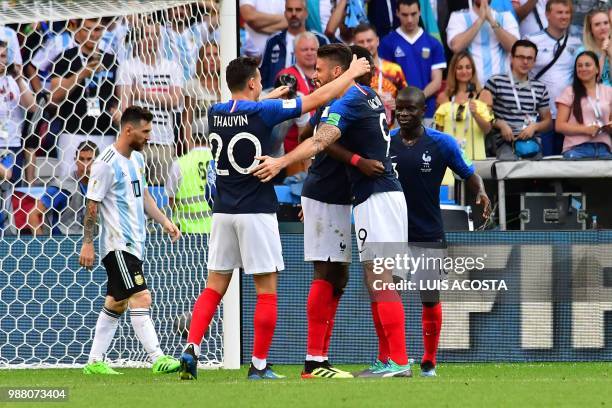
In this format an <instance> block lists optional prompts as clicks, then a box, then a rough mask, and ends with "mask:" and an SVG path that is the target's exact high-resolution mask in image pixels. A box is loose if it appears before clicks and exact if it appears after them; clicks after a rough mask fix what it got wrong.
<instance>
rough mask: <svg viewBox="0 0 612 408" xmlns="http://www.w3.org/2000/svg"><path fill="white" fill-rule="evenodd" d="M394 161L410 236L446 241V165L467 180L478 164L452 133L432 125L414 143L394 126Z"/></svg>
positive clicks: (412, 239) (392, 140)
mask: <svg viewBox="0 0 612 408" xmlns="http://www.w3.org/2000/svg"><path fill="white" fill-rule="evenodd" d="M391 160H392V161H393V168H394V171H395V174H396V175H397V178H398V179H399V181H400V183H401V184H402V187H403V189H404V196H405V197H406V205H407V207H408V238H409V239H410V241H411V242H432V241H439V240H443V239H444V225H443V224H442V212H441V211H440V185H441V183H442V179H443V178H444V173H445V172H446V168H447V167H448V168H450V169H451V170H452V171H454V172H455V173H456V174H457V175H459V177H461V178H463V179H466V178H468V177H470V176H471V175H472V174H474V165H473V164H472V162H471V161H470V160H469V159H468V158H467V157H466V156H465V154H464V153H463V151H462V150H461V148H460V147H459V144H457V141H456V140H455V139H454V138H453V137H452V136H450V135H447V134H446V133H442V132H438V131H437V130H434V129H429V128H425V133H424V134H423V135H422V136H421V137H420V139H419V140H417V142H416V143H415V144H414V145H412V146H407V145H406V144H405V143H404V142H403V141H402V137H401V136H400V135H399V129H393V130H392V131H391Z"/></svg>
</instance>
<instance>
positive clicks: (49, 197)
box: [40, 187, 69, 211]
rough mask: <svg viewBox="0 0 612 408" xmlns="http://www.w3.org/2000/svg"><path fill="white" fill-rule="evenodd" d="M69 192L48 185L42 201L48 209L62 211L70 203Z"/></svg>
mask: <svg viewBox="0 0 612 408" xmlns="http://www.w3.org/2000/svg"><path fill="white" fill-rule="evenodd" d="M68 194H69V193H68V192H66V191H64V190H60V189H59V188H57V187H48V188H47V190H46V191H45V193H44V194H43V195H42V197H41V198H40V201H41V202H42V203H43V205H44V206H45V207H46V208H47V209H48V210H55V211H62V210H63V209H64V208H66V205H68Z"/></svg>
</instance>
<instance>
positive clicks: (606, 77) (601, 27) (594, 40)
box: [578, 8, 612, 86]
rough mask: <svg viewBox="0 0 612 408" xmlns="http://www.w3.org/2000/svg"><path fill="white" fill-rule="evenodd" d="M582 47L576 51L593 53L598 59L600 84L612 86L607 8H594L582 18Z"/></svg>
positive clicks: (610, 44)
mask: <svg viewBox="0 0 612 408" xmlns="http://www.w3.org/2000/svg"><path fill="white" fill-rule="evenodd" d="M582 41H583V42H584V47H581V48H580V49H579V50H578V54H579V53H580V52H582V51H585V50H587V51H593V52H594V53H595V54H597V56H598V57H599V66H600V67H602V69H601V74H600V76H601V82H602V83H603V84H604V85H607V86H612V78H610V76H611V71H610V70H611V69H612V66H611V65H610V58H611V57H612V41H610V14H609V13H608V9H607V8H596V9H594V10H593V11H591V12H589V13H588V14H587V15H586V17H585V18H584V28H583V34H582Z"/></svg>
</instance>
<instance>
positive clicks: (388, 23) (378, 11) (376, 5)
mask: <svg viewBox="0 0 612 408" xmlns="http://www.w3.org/2000/svg"><path fill="white" fill-rule="evenodd" d="M366 1H367V3H368V21H369V22H370V23H371V24H372V25H373V26H374V27H376V34H377V35H378V36H379V37H381V38H382V37H384V36H386V35H387V34H389V32H390V31H391V30H393V29H394V28H395V27H397V26H399V19H398V17H397V14H396V13H395V10H396V7H397V5H396V3H397V0H389V1H378V2H377V1H376V0H366Z"/></svg>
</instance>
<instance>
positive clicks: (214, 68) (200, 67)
mask: <svg viewBox="0 0 612 408" xmlns="http://www.w3.org/2000/svg"><path fill="white" fill-rule="evenodd" d="M220 76H221V60H220V59H219V47H218V46H217V44H213V43H208V44H205V45H203V46H202V48H200V58H198V63H197V65H196V73H195V77H193V78H192V79H191V80H189V81H188V82H187V83H186V84H185V111H184V116H183V126H185V133H186V134H189V135H193V134H194V132H193V131H192V129H191V127H193V126H195V125H196V124H197V123H201V125H202V126H204V134H208V119H207V117H208V109H209V108H210V107H211V106H212V105H213V104H215V103H217V102H219V101H221V88H220V85H219V79H220ZM189 147H190V148H191V147H192V146H189Z"/></svg>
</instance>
